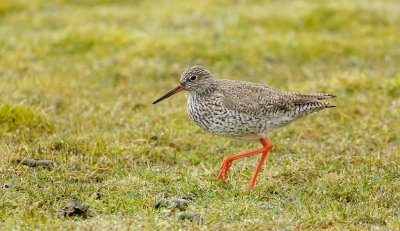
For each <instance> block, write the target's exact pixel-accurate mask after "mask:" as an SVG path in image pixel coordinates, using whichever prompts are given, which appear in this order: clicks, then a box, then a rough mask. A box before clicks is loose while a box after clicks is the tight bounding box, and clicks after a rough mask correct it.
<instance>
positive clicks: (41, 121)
mask: <svg viewBox="0 0 400 231" xmlns="http://www.w3.org/2000/svg"><path fill="white" fill-rule="evenodd" d="M399 25H400V2H399V1H394V0H393V1H391V0H387V1H386V0H385V1H384V0H380V1H363V0H355V1H307V0H301V1H279V2H277V1H240V0H236V1H223V0H218V1H211V0H210V1H152V0H150V1H127V0H125V1H124V0H120V1H111V0H103V1H95V0H87V1H83V0H73V1H67V0H58V1H52V2H50V1H44V0H34V1H28V0H15V1H0V81H1V84H0V92H1V97H0V139H1V143H0V145H1V147H0V171H1V174H0V184H1V185H3V184H4V183H6V182H13V183H14V185H13V186H12V187H11V188H7V189H1V190H0V196H1V199H0V225H1V226H2V227H3V229H13V228H14V229H34V228H38V229H45V228H51V229H77V228H80V229H83V230H85V229H152V228H156V229H176V228H183V229H212V230H220V229H225V230H228V229H285V228H290V229H308V228H309V229H319V228H329V229H342V228H350V229H373V228H382V229H385V228H389V229H397V228H399V227H400V203H399V201H400V175H399V172H400V153H399V144H400V135H399V132H400V123H399V113H400V71H399V68H398V67H399V63H400V29H399ZM194 64H202V65H205V66H207V67H208V68H209V69H210V70H211V71H212V72H213V73H214V74H215V75H216V76H217V78H226V79H241V80H246V81H253V82H258V83H263V84H268V85H270V86H272V87H276V88H279V89H282V90H288V91H304V92H331V93H335V94H337V95H338V98H336V99H334V100H333V102H334V103H335V104H336V105H337V108H335V109H333V110H326V111H324V112H320V113H318V114H317V115H311V116H309V117H308V118H305V119H302V120H300V121H298V122H296V123H294V124H292V125H290V126H288V127H286V128H283V129H281V130H279V131H276V132H274V133H273V134H271V137H270V139H271V140H272V142H273V143H274V144H275V147H274V150H273V151H272V152H271V153H270V155H269V157H268V159H267V161H266V164H265V167H264V168H263V171H262V173H261V174H260V176H259V180H258V183H257V185H256V191H255V192H249V191H247V190H246V188H245V186H246V185H247V183H248V181H249V180H250V176H251V173H252V171H253V168H254V165H255V163H256V159H255V158H249V159H248V160H243V161H239V162H236V163H234V165H233V167H232V172H231V175H230V177H229V179H228V182H227V183H226V184H222V183H221V182H218V181H217V180H216V179H215V178H216V174H217V173H218V169H219V164H220V162H221V161H222V159H223V157H224V156H227V155H232V154H234V153H237V152H240V151H243V150H249V149H251V148H256V147H258V146H259V144H258V143H257V142H255V143H252V142H242V141H235V140H231V139H227V138H221V137H217V136H214V135H212V134H208V133H206V132H204V131H201V129H200V128H198V127H196V125H195V124H194V123H192V122H191V121H190V119H189V117H188V116H187V114H186V111H185V107H186V96H185V94H181V95H177V96H174V97H173V98H170V99H168V100H166V101H165V102H162V103H161V104H159V105H157V106H153V105H151V102H152V101H153V100H154V99H156V98H157V97H158V96H160V95H161V94H162V93H164V92H165V91H167V90H169V89H170V88H171V87H172V86H175V85H176V84H177V83H178V80H179V75H180V73H181V72H182V71H183V70H184V69H185V68H187V67H188V66H191V65H194ZM25 157H30V158H37V159H50V160H53V161H54V162H55V163H56V167H55V168H54V169H52V170H48V169H42V168H35V169H33V168H28V167H26V166H21V165H17V164H15V163H14V162H13V160H15V159H21V158H25ZM164 191H166V192H168V193H169V194H170V195H173V196H176V197H179V196H182V195H192V196H193V197H194V199H195V200H194V201H193V202H192V203H191V205H190V209H191V210H192V211H195V212H196V213H199V214H202V216H203V217H204V222H203V223H202V224H196V223H191V222H190V221H184V222H182V221H179V220H178V219H177V218H176V216H172V217H166V218H165V217H163V216H162V214H161V213H160V210H158V209H155V208H154V207H153V203H154V200H155V199H154V198H155V195H157V194H158V193H160V192H164ZM97 194H101V195H102V196H101V199H100V200H99V199H98V198H97V197H94V196H93V195H97ZM73 197H75V198H78V199H80V200H81V201H84V202H85V203H87V204H89V205H90V206H91V211H92V216H91V217H90V218H88V219H81V218H71V219H58V218H57V217H56V211H57V210H58V209H60V208H62V207H63V206H64V205H65V203H66V202H67V201H68V200H69V199H70V198H73ZM96 198H97V199H96Z"/></svg>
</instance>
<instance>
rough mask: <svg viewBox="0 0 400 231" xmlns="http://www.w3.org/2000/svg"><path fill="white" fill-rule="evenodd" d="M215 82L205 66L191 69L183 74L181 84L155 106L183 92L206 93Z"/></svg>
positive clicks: (158, 100)
mask: <svg viewBox="0 0 400 231" xmlns="http://www.w3.org/2000/svg"><path fill="white" fill-rule="evenodd" d="M213 82H214V79H213V76H212V74H211V72H210V71H209V70H207V68H205V67H203V66H193V67H190V68H188V69H186V70H185V71H184V72H183V73H182V75H181V79H180V80H179V83H180V84H179V85H178V86H177V87H175V88H173V89H172V90H170V91H169V92H167V93H166V94H165V95H163V96H161V97H160V98H159V99H157V100H156V101H154V102H153V104H156V103H158V102H160V101H162V100H164V99H166V98H168V97H170V96H171V95H173V94H176V93H178V92H180V91H183V90H186V91H188V92H189V93H201V92H205V91H207V89H209V88H210V87H211V86H212V84H213Z"/></svg>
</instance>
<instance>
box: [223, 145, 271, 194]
mask: <svg viewBox="0 0 400 231" xmlns="http://www.w3.org/2000/svg"><path fill="white" fill-rule="evenodd" d="M260 142H261V144H262V145H263V147H262V148H260V149H257V150H254V151H250V152H245V153H242V154H238V155H234V156H229V157H226V158H225V159H224V161H223V162H222V164H221V167H220V170H219V174H218V177H217V178H218V179H220V180H222V181H225V179H226V177H227V175H228V171H229V167H230V166H231V165H232V162H233V161H234V160H237V159H240V158H244V157H248V156H252V155H256V154H259V153H261V158H260V161H259V162H258V164H257V167H256V169H255V170H254V173H253V176H252V178H251V181H250V184H249V188H250V189H253V188H254V184H255V183H256V179H257V176H258V173H259V172H260V170H261V166H262V165H263V163H264V160H265V158H266V157H267V153H268V152H269V151H270V150H271V149H272V143H271V142H270V141H269V140H268V139H267V138H264V137H262V138H260Z"/></svg>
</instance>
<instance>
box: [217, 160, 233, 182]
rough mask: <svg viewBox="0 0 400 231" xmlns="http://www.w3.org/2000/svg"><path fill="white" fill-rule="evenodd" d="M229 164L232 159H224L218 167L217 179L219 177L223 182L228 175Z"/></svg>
mask: <svg viewBox="0 0 400 231" xmlns="http://www.w3.org/2000/svg"><path fill="white" fill-rule="evenodd" d="M231 165H232V160H224V161H223V162H222V164H221V167H220V169H219V174H218V177H217V179H220V180H221V181H222V182H225V180H226V178H227V176H228V171H229V167H231Z"/></svg>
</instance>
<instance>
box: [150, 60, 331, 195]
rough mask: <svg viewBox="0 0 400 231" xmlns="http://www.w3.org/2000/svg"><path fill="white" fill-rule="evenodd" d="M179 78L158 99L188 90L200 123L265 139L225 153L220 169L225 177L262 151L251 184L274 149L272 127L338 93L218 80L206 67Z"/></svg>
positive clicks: (326, 105)
mask: <svg viewBox="0 0 400 231" xmlns="http://www.w3.org/2000/svg"><path fill="white" fill-rule="evenodd" d="M179 82H180V84H179V85H178V86H177V87H175V88H173V89H172V90H170V91H169V92H167V93H166V94H165V95H163V96H161V97H160V98H159V99H157V100H156V101H154V102H153V104H156V103H158V102H160V101H162V100H164V99H166V98H168V97H170V96H171V95H173V94H175V93H178V92H180V91H183V90H186V91H188V92H189V94H190V96H189V100H188V102H187V111H188V112H189V116H190V118H191V119H192V120H193V121H194V122H195V123H196V124H197V125H199V126H200V127H201V128H203V129H204V130H206V131H209V132H212V133H214V134H217V135H221V136H227V137H233V138H237V139H244V140H256V139H259V140H260V142H261V144H262V146H263V147H262V148H260V149H257V150H254V151H250V152H245V153H241V154H238V155H234V156H229V157H226V158H224V160H223V162H222V164H221V167H220V170H219V174H218V179H220V180H222V181H225V179H226V178H227V174H228V170H229V167H230V166H231V165H232V162H233V161H234V160H237V159H240V158H244V157H248V156H252V155H256V154H261V157H260V160H259V162H258V164H257V166H256V168H255V170H254V173H253V176H252V178H251V181H250V183H249V188H251V189H253V188H254V184H255V182H256V179H257V176H258V173H259V172H260V170H261V166H262V165H263V163H264V160H265V158H266V156H267V153H268V152H269V151H270V150H271V149H272V143H271V142H270V141H269V140H268V138H267V135H268V134H269V133H270V132H271V131H273V130H274V129H276V128H279V127H282V126H284V125H287V124H289V123H291V122H293V121H295V120H297V119H298V118H300V117H302V116H304V115H308V114H310V113H312V112H316V111H319V110H322V109H325V108H330V107H335V106H334V105H332V104H330V103H329V102H322V101H321V100H323V99H328V98H332V97H335V96H334V95H333V94H329V93H301V92H286V91H279V90H277V89H274V88H272V87H268V86H264V85H261V84H257V83H252V82H245V81H236V80H224V79H215V78H214V77H213V75H212V74H211V72H210V71H209V70H207V68H205V67H203V66H193V67H191V68H189V69H187V70H185V71H184V72H183V73H182V75H181V78H180V81H179Z"/></svg>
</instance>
